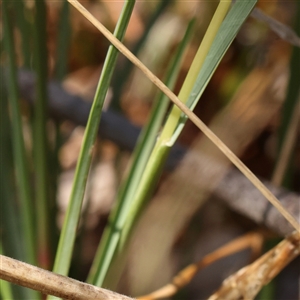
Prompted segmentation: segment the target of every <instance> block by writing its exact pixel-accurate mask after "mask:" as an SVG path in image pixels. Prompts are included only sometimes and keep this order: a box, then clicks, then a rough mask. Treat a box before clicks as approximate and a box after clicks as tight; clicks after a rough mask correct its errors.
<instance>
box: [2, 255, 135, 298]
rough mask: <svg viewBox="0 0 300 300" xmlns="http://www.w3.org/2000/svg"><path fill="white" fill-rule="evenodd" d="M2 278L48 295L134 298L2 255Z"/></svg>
mask: <svg viewBox="0 0 300 300" xmlns="http://www.w3.org/2000/svg"><path fill="white" fill-rule="evenodd" d="M0 278H1V279H3V280H6V281H9V282H12V283H14V284H18V285H21V286H24V287H27V288H31V289H34V290H36V291H39V292H41V293H43V294H46V295H53V296H57V297H60V298H63V299H74V300H130V299H131V300H132V298H129V297H126V296H123V295H120V294H117V293H115V292H112V291H109V290H106V289H102V288H99V287H96V286H93V285H90V284H87V283H83V282H80V281H78V280H75V279H72V278H69V277H66V276H62V275H58V274H55V273H52V272H50V271H46V270H44V269H40V268H38V267H35V266H32V265H29V264H27V263H23V262H20V261H18V260H15V259H13V258H9V257H7V256H4V255H0Z"/></svg>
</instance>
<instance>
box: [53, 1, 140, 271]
mask: <svg viewBox="0 0 300 300" xmlns="http://www.w3.org/2000/svg"><path fill="white" fill-rule="evenodd" d="M134 4H135V1H133V0H131V1H126V3H125V4H124V7H123V11H122V13H121V16H120V18H119V21H118V23H117V26H116V29H115V36H116V37H117V38H118V39H119V40H122V39H123V37H124V35H125V31H126V28H127V25H128V23H129V19H130V16H131V13H132V10H133V7H134ZM117 56H118V50H117V49H116V48H115V47H113V46H110V48H109V50H108V53H107V58H106V60H105V63H104V66H103V70H102V74H101V77H100V79H99V83H98V87H97V91H96V94H95V98H94V102H93V106H92V108H91V112H90V116H89V120H88V124H87V127H86V131H85V135H84V140H83V145H82V148H81V152H80V156H79V161H78V164H77V168H76V173H75V178H74V183H73V188H72V193H71V198H70V203H69V206H68V210H67V214H66V217H65V221H64V225H63V229H62V233H61V237H60V241H59V246H58V250H57V255H56V258H55V264H54V268H53V271H54V272H56V273H59V274H62V275H67V273H68V270H69V267H70V262H71V257H72V251H73V247H74V242H75V237H76V230H77V224H78V221H79V217H80V210H81V206H82V201H83V197H84V192H85V187H86V182H87V177H88V172H89V169H90V164H91V158H92V148H93V145H94V142H95V139H96V134H97V130H98V125H99V122H100V116H101V110H102V106H103V103H104V100H105V96H106V93H107V90H108V87H109V84H110V79H111V76H112V73H113V70H114V67H115V63H116V59H117Z"/></svg>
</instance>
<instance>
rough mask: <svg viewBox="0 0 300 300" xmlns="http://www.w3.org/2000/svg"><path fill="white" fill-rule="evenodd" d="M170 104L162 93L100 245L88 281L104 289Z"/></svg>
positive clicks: (174, 71) (172, 70)
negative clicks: (131, 206)
mask: <svg viewBox="0 0 300 300" xmlns="http://www.w3.org/2000/svg"><path fill="white" fill-rule="evenodd" d="M194 22H195V20H192V21H191V22H190V23H189V25H188V27H187V30H186V34H185V36H184V38H183V39H182V42H181V43H180V45H179V47H178V49H177V51H176V53H175V55H174V59H173V60H172V61H171V63H170V66H169V70H168V71H167V74H166V84H167V86H169V88H170V89H172V88H173V87H174V85H175V81H176V79H177V75H178V73H179V69H180V66H181V61H182V56H183V53H184V50H185V48H186V46H187V44H188V42H189V40H190V38H191V33H192V28H193V25H194ZM168 105H169V99H168V98H167V97H166V96H165V95H164V94H163V93H161V92H160V93H159V95H158V97H157V99H156V101H155V104H154V107H153V109H152V112H151V115H150V117H149V121H148V123H147V125H146V126H145V127H144V128H143V131H142V132H141V135H140V137H139V140H138V142H137V145H136V147H135V150H134V153H133V156H132V163H131V167H130V170H129V174H128V176H127V179H126V181H125V182H124V183H123V184H122V187H121V188H120V192H119V194H118V197H117V205H116V207H115V209H114V211H113V212H112V213H111V216H110V220H109V222H108V225H107V228H106V229H105V231H104V234H103V237H102V239H101V243H100V245H99V248H98V251H97V254H96V258H95V260H94V263H93V265H92V268H91V272H90V275H89V278H88V282H90V283H93V284H95V285H97V286H101V285H102V284H103V281H104V279H105V276H106V273H107V271H108V268H109V266H110V264H111V262H112V260H113V256H114V253H115V250H116V248H117V245H118V243H119V240H120V236H121V232H122V228H123V226H124V224H125V222H126V220H128V218H130V216H128V209H129V207H130V205H131V200H132V199H133V198H134V194H135V192H136V189H137V187H138V185H139V183H140V179H141V177H142V174H143V172H144V169H145V166H146V164H147V161H148V159H149V156H150V153H151V151H152V149H153V146H154V144H155V140H156V138H157V135H158V131H159V129H160V126H161V124H162V122H163V118H164V116H165V113H166V111H167V108H168Z"/></svg>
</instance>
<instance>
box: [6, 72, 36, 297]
mask: <svg viewBox="0 0 300 300" xmlns="http://www.w3.org/2000/svg"><path fill="white" fill-rule="evenodd" d="M0 72H1V75H2V76H3V77H4V70H3V69H2V68H1V71H0ZM6 86H7V84H2V85H0V95H1V101H0V153H1V155H0V166H1V167H0V191H1V197H0V208H1V218H0V240H1V242H2V245H3V251H5V252H6V253H7V254H9V256H10V257H13V258H15V259H19V260H22V261H25V260H26V259H25V253H23V249H24V239H23V235H21V231H20V228H21V222H20V217H21V216H20V211H19V210H18V205H17V203H16V202H17V201H16V199H17V193H16V188H15V180H14V174H15V173H14V162H13V151H12V139H11V122H10V119H9V115H10V113H9V109H8V98H7V91H6ZM12 289H13V292H14V295H15V298H11V299H30V297H32V294H31V293H30V292H29V293H28V290H27V289H25V288H22V287H19V286H17V285H14V286H12Z"/></svg>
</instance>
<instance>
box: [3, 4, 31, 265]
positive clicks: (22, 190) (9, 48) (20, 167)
mask: <svg viewBox="0 0 300 300" xmlns="http://www.w3.org/2000/svg"><path fill="white" fill-rule="evenodd" d="M3 12H4V13H3V23H4V35H5V36H4V46H5V49H6V52H7V55H8V66H9V67H8V74H9V75H8V79H7V81H8V93H9V99H10V102H9V106H10V109H11V115H12V120H13V122H12V123H11V124H12V139H13V151H14V160H15V166H17V167H16V177H17V187H18V192H19V198H20V202H21V207H22V216H23V221H22V229H23V230H24V236H25V240H26V243H25V244H26V245H25V249H24V251H25V258H26V262H28V263H31V264H35V263H36V255H35V242H34V238H35V237H34V236H35V233H34V229H33V216H32V207H33V203H32V201H31V199H32V198H31V195H30V183H29V178H30V176H29V171H28V166H27V159H26V150H25V145H24V139H23V132H22V120H21V112H20V107H19V94H18V84H17V73H16V62H15V55H14V53H15V49H14V42H13V32H12V28H11V25H10V23H9V20H8V19H9V12H8V7H7V1H4V2H3Z"/></svg>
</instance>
